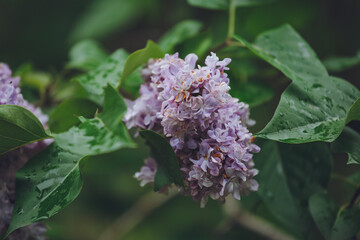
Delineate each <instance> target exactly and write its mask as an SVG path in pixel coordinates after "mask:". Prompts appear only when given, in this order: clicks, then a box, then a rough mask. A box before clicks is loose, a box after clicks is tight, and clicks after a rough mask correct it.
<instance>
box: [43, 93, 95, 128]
mask: <svg viewBox="0 0 360 240" xmlns="http://www.w3.org/2000/svg"><path fill="white" fill-rule="evenodd" d="M97 108H98V106H97V105H96V104H95V103H94V102H92V101H90V100H87V99H81V98H72V99H68V100H65V101H64V102H62V103H60V104H59V105H58V106H57V107H56V108H55V110H54V111H53V112H52V113H51V114H50V120H49V122H48V125H49V127H50V129H51V131H52V132H54V133H60V132H64V131H66V130H68V129H69V128H71V127H72V126H74V125H76V124H78V123H80V120H79V118H78V117H80V116H82V117H86V118H91V117H93V116H94V114H95V112H96V110H97Z"/></svg>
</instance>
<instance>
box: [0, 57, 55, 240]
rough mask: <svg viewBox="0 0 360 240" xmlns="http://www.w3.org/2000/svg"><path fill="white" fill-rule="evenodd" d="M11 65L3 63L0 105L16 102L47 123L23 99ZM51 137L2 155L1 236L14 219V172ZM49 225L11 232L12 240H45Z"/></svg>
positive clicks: (0, 184)
mask: <svg viewBox="0 0 360 240" xmlns="http://www.w3.org/2000/svg"><path fill="white" fill-rule="evenodd" d="M11 75H12V72H11V70H10V68H9V67H8V65H6V64H4V63H0V105H3V104H13V105H19V106H22V107H24V108H26V109H28V110H29V111H31V112H33V113H34V115H35V116H37V117H38V118H39V120H40V121H41V122H42V124H43V125H44V126H45V124H46V122H47V120H48V117H47V116H46V115H45V114H43V113H42V112H41V110H40V109H39V108H37V107H35V106H33V105H32V104H30V103H28V102H27V101H26V100H24V98H23V96H22V94H21V92H20V88H19V86H18V85H19V81H20V78H18V77H12V76H11ZM50 142H51V140H50V141H49V140H47V141H46V140H44V141H40V142H35V143H31V144H28V145H26V146H24V147H21V148H19V149H16V150H13V151H11V152H8V153H6V154H5V155H2V156H0V237H1V236H3V235H4V234H5V232H6V231H7V228H8V226H9V223H10V220H11V214H12V212H13V207H14V202H15V174H16V171H17V170H18V169H19V168H21V167H22V166H23V165H24V164H25V163H26V162H27V160H28V159H29V158H30V157H32V156H33V155H35V154H36V153H38V152H39V151H41V150H42V149H44V148H45V147H46V146H47V145H48V144H49V143H50ZM45 231H46V228H45V226H43V225H42V224H40V223H35V224H31V225H29V226H26V227H23V228H20V229H18V230H16V231H15V232H13V233H12V234H10V236H9V237H8V239H9V240H30V239H31V240H33V239H34V240H43V239H46V237H45Z"/></svg>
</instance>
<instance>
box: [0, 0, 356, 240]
mask: <svg viewBox="0 0 360 240" xmlns="http://www.w3.org/2000/svg"><path fill="white" fill-rule="evenodd" d="M188 19H193V20H198V21H200V22H202V23H203V25H202V28H201V32H202V33H201V34H202V36H203V38H202V37H200V40H203V39H206V38H207V36H210V37H209V39H210V42H209V43H208V45H209V47H208V48H205V50H208V49H210V47H211V46H216V45H218V44H220V43H221V42H223V41H224V40H225V38H226V33H227V21H228V13H227V11H214V10H207V9H201V8H195V7H192V6H190V5H189V4H188V3H187V1H185V0H176V1H175V0H173V1H169V0H62V1H55V0H0V61H1V62H6V63H8V64H9V65H10V66H11V68H12V69H14V70H18V72H21V71H22V70H24V66H32V67H31V68H32V69H36V71H37V74H40V78H41V76H42V77H45V78H47V79H49V80H48V81H55V80H56V79H58V78H66V77H67V76H68V74H69V73H68V72H64V66H65V65H66V64H67V63H68V62H69V51H70V49H71V48H72V46H73V45H74V44H76V43H78V42H79V41H81V40H84V39H94V40H96V41H98V42H99V44H100V45H101V46H102V48H103V49H104V50H105V52H107V53H111V52H113V51H114V50H116V49H118V48H124V49H126V50H127V51H128V52H132V51H135V50H137V49H140V48H143V47H144V46H145V44H146V41H147V40H148V39H152V40H154V41H158V40H159V39H160V38H161V37H162V36H163V35H164V34H165V33H166V32H167V31H168V30H169V29H171V28H172V27H173V26H174V25H175V24H177V23H179V22H181V21H183V20H188ZM284 23H289V24H291V25H292V26H293V27H294V28H295V29H296V30H297V31H298V32H299V33H300V34H301V36H303V38H304V39H305V40H306V41H307V42H308V43H309V44H310V46H312V48H313V49H314V50H315V52H316V53H317V54H318V56H319V58H320V59H321V60H324V63H325V64H326V66H327V67H328V69H329V71H330V72H331V73H332V74H333V75H336V76H340V77H342V78H344V79H347V80H349V81H350V82H352V83H353V84H355V85H356V86H357V87H359V86H360V83H359V77H360V67H359V66H360V65H359V63H360V52H359V50H360V30H359V27H360V2H359V1H358V0H343V1H338V0H286V1H285V0H284V1H281V0H278V1H274V2H272V3H269V4H267V5H262V6H251V7H244V8H238V9H237V18H236V33H237V34H239V35H241V36H243V37H245V38H246V39H248V40H250V41H252V40H253V39H254V38H255V37H256V35H258V34H259V33H261V32H263V31H265V30H268V29H271V28H275V27H278V26H280V25H281V24H284ZM198 42H199V38H196V37H193V38H191V37H189V39H187V41H185V42H183V43H181V44H178V45H177V46H175V47H174V49H173V50H172V51H176V50H178V49H182V50H183V52H182V53H180V54H181V55H182V56H184V54H185V53H188V52H189V51H192V49H194V46H193V45H194V44H195V45H196V44H197V43H198ZM207 53H208V52H207V51H204V54H207ZM218 55H219V56H221V57H231V58H233V62H232V63H231V65H230V69H231V71H230V72H229V74H230V77H231V81H232V87H233V90H232V91H233V94H234V95H235V96H237V97H239V98H240V99H241V100H243V101H245V102H248V103H250V105H251V107H252V110H251V116H252V118H253V119H255V120H256V122H257V124H256V125H255V127H254V128H253V129H252V131H254V132H256V131H258V130H260V129H262V128H263V127H264V126H265V124H266V123H267V122H268V121H269V120H270V118H271V116H272V113H273V111H274V109H275V108H276V105H277V102H278V101H279V96H280V94H281V92H282V91H283V90H284V89H285V87H286V86H287V85H288V84H289V80H287V79H286V78H285V77H284V76H283V75H282V74H280V73H279V72H278V71H277V70H275V69H273V68H271V67H270V66H269V65H267V64H266V63H264V62H262V61H261V60H258V59H256V58H255V57H254V56H253V55H252V54H250V53H249V52H248V51H247V50H246V49H244V50H243V51H239V52H236V53H234V52H233V51H231V49H223V51H220V52H219V54H218ZM202 57H203V56H202ZM339 57H340V59H342V60H344V59H345V63H344V61H341V62H340V63H339V62H338V60H339ZM346 63H347V64H346ZM24 64H25V65H24ZM41 74H43V75H41ZM37 77H39V75H37ZM248 82H250V83H252V84H253V85H244V83H248ZM30 85H31V84H30ZM244 86H252V87H244ZM259 86H260V87H259ZM28 87H29V86H26V83H25V84H24V95H25V96H27V97H28V99H29V100H30V101H35V102H36V103H37V104H39V105H41V106H42V107H44V108H45V111H46V112H48V113H50V112H51V111H52V109H53V108H54V102H46V101H40V102H39V101H37V99H38V98H41V96H40V95H41V89H40V90H39V89H38V90H37V91H33V90H29V91H27V88H28ZM30 88H31V87H30ZM254 96H255V97H254ZM258 96H260V98H265V99H260V100H259V98H256V97H258ZM65 98H66V97H64V99H65ZM60 100H62V99H60ZM352 127H353V128H355V129H357V130H360V128H359V126H358V125H356V124H354V123H353V124H352ZM137 141H140V140H137ZM139 144H140V149H147V148H146V147H145V146H142V145H143V143H142V142H139ZM148 155H149V153H148V151H139V150H121V151H119V152H115V153H112V154H108V155H103V156H98V157H93V158H91V159H89V161H88V163H87V164H86V165H85V167H84V168H83V175H84V178H85V179H84V182H85V184H84V188H83V190H82V193H81V194H80V196H79V197H78V198H77V199H76V200H75V201H74V202H73V203H72V204H71V205H70V206H68V207H67V208H66V209H64V210H63V211H62V212H60V213H59V214H58V215H56V216H54V217H53V218H52V219H50V220H48V221H46V222H45V223H46V224H47V225H48V226H49V231H48V236H49V239H55V240H67V239H79V240H92V239H101V238H100V237H106V236H108V235H107V234H109V233H116V235H115V236H112V237H114V238H113V239H117V237H118V236H122V239H212V238H214V239H216V238H218V237H220V236H221V237H222V238H223V239H262V237H261V236H259V235H257V234H256V233H254V232H252V231H250V230H247V229H245V228H244V227H242V226H240V225H239V224H236V223H234V222H232V221H229V219H228V217H227V210H226V208H224V206H221V205H219V204H218V203H217V202H214V201H209V203H208V205H207V206H206V208H205V209H200V208H199V203H196V202H194V201H193V200H192V199H190V198H187V197H181V196H173V197H169V198H162V197H159V198H157V197H156V196H154V195H153V194H152V193H151V192H152V189H151V187H150V186H146V187H144V188H141V187H139V183H138V182H137V180H135V179H134V178H133V175H134V173H135V172H136V171H138V170H139V169H140V167H141V165H142V163H143V159H144V158H146V157H147V156H148ZM335 160H336V161H335V162H334V164H335V167H334V169H335V170H336V172H337V173H336V174H349V173H351V172H354V170H356V168H351V169H350V168H349V167H348V166H346V164H345V163H346V156H345V154H344V155H342V154H339V155H336V159H335ZM330 186H331V187H330V189H329V190H330V192H331V191H333V192H334V195H338V196H337V197H336V198H337V200H338V202H340V203H341V202H342V201H343V200H344V199H346V198H347V197H348V194H351V189H347V188H343V185H342V183H341V182H338V181H337V180H336V177H335V178H334V179H333V180H332V182H331V185H330ZM339 188H341V189H342V190H341V191H343V192H342V193H341V194H338V192H336V191H338V190H335V189H339ZM170 195H171V194H170ZM241 204H242V205H243V206H245V207H247V206H256V209H258V210H257V211H261V213H262V215H263V216H264V218H266V219H268V220H270V221H271V222H273V223H276V221H277V220H276V218H275V217H274V216H271V214H270V213H269V211H268V210H267V209H266V208H265V207H263V206H261V201H259V199H257V197H256V195H250V196H248V197H243V200H242V201H241ZM133 206H135V207H133ZM146 213H147V214H146ZM136 223H138V224H136ZM280 225H281V224H280ZM133 226H134V228H133ZM110 235H111V234H110ZM103 239H105V238H103Z"/></svg>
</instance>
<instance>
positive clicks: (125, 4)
mask: <svg viewBox="0 0 360 240" xmlns="http://www.w3.org/2000/svg"><path fill="white" fill-rule="evenodd" d="M87 6H88V7H87V8H86V9H85V11H84V12H83V13H82V14H81V15H80V16H79V19H78V21H77V22H76V23H75V24H74V28H73V29H72V31H71V33H70V37H69V39H70V41H71V42H77V41H80V40H83V39H87V38H95V39H100V38H104V37H106V36H108V35H109V34H111V33H112V32H114V31H117V32H119V31H121V30H124V29H126V28H128V27H129V26H130V25H131V24H132V23H134V22H135V20H136V19H137V18H139V17H140V16H141V15H143V14H144V13H147V12H149V9H151V8H152V7H153V8H154V7H155V6H156V5H154V1H152V0H146V1H144V0H95V1H92V2H91V3H90V4H88V5H87Z"/></svg>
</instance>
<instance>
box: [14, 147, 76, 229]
mask: <svg viewBox="0 0 360 240" xmlns="http://www.w3.org/2000/svg"><path fill="white" fill-rule="evenodd" d="M82 160H83V158H82V156H81V155H79V154H76V153H71V152H68V151H65V150H64V149H62V148H60V147H59V146H57V145H56V143H53V144H52V145H50V146H49V147H48V148H46V149H45V150H44V151H42V152H41V153H40V154H38V155H36V156H35V157H33V158H32V159H31V161H29V162H28V163H27V164H26V165H25V166H24V167H23V168H22V169H20V170H19V171H18V172H17V174H16V201H15V206H14V210H13V215H12V219H11V223H10V227H9V229H8V232H7V235H8V234H10V233H11V232H13V231H14V230H16V229H18V228H20V227H23V226H26V225H29V224H31V223H34V222H37V221H40V220H44V219H48V218H49V217H51V216H53V215H55V214H56V213H58V212H59V211H60V210H61V209H62V208H64V207H66V206H67V205H68V204H69V203H71V202H72V201H73V200H74V199H75V198H76V197H77V196H78V195H79V193H80V190H81V187H82V185H83V180H82V177H81V173H80V162H82Z"/></svg>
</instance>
